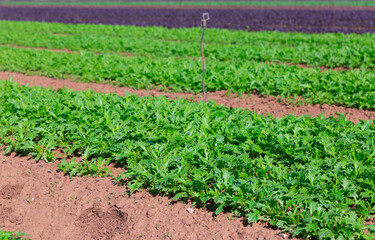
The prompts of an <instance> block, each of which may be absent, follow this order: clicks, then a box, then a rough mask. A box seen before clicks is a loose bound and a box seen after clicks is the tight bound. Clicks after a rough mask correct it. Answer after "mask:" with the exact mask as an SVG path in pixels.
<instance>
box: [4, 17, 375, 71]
mask: <svg viewBox="0 0 375 240" xmlns="http://www.w3.org/2000/svg"><path fill="white" fill-rule="evenodd" d="M0 25H1V30H0V44H15V45H21V46H31V47H46V48H51V49H69V50H77V51H80V50H87V51H94V52H132V53H134V54H142V55H145V54H147V55H152V56H154V57H166V56H168V57H169V56H174V57H188V56H189V57H199V55H200V52H199V34H200V33H199V29H196V28H193V29H166V28H160V27H147V28H142V27H124V26H102V25H69V24H68V25H64V24H57V23H38V22H8V21H1V22H0ZM206 41H207V43H208V44H209V45H208V46H207V47H206V48H205V56H206V57H208V58H209V59H212V60H213V61H227V60H236V61H252V60H255V61H261V62H269V61H271V62H288V63H303V64H307V65H310V66H327V67H340V66H341V67H353V68H357V67H361V68H373V67H374V66H375V60H374V59H375V43H374V39H373V35H370V34H364V35H354V34H352V35H343V34H303V33H280V32H257V33H253V32H245V31H237V32H236V31H228V30H220V29H212V30H211V29H210V30H209V32H207V36H206Z"/></svg>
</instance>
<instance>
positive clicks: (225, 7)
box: [0, 4, 375, 11]
mask: <svg viewBox="0 0 375 240" xmlns="http://www.w3.org/2000/svg"><path fill="white" fill-rule="evenodd" d="M2 6H4V7H15V8H16V7H30V8H104V9H111V8H116V9H118V8H148V9H150V8H151V9H152V8H155V9H160V8H162V9H202V10H210V9H242V10H243V9H248V10H258V9H276V10H333V9H335V10H370V11H375V7H373V6H359V7H355V6H335V7H330V6H92V5H91V6H90V5H86V6H84V5H82V6H80V5H78V6H77V5H75V6H74V5H42V6H41V5H34V6H33V5H11V4H10V5H0V8H1V7H2Z"/></svg>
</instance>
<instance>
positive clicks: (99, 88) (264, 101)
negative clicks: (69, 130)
mask: <svg viewBox="0 0 375 240" xmlns="http://www.w3.org/2000/svg"><path fill="white" fill-rule="evenodd" d="M10 78H13V81H16V82H19V83H20V84H22V85H26V84H28V85H29V86H42V87H51V88H52V89H55V90H56V89H60V88H64V87H67V88H69V89H73V90H76V91H83V90H87V89H89V88H91V89H92V90H93V91H96V92H105V93H115V94H118V95H120V96H124V95H125V94H126V93H127V92H128V93H132V94H137V95H138V96H140V97H144V96H150V95H152V96H165V97H168V98H171V99H174V98H178V97H180V98H185V99H188V100H190V101H200V100H202V99H203V97H202V94H192V93H173V92H163V91H158V90H145V89H139V90H135V89H133V88H129V87H117V86H112V85H109V84H99V83H82V82H74V81H69V80H63V79H53V78H48V77H42V76H28V75H25V74H21V73H14V72H1V71H0V79H10ZM207 99H208V100H214V101H215V102H216V103H217V104H218V105H224V106H226V107H228V108H243V109H247V110H251V111H255V112H257V113H259V114H263V115H268V114H271V115H272V116H274V117H282V116H286V115H289V114H295V115H297V116H301V115H311V116H312V117H316V116H318V115H319V114H323V115H324V116H325V117H330V116H338V115H337V113H343V114H345V115H346V118H347V120H349V121H352V122H354V123H358V122H359V120H375V111H369V110H360V109H356V108H347V107H342V106H332V105H328V104H323V105H319V104H317V105H310V104H309V105H301V106H296V105H294V104H288V103H286V102H285V101H283V100H280V99H279V98H277V97H272V96H261V95H257V94H250V95H249V96H248V95H243V96H242V97H237V96H233V95H230V94H227V92H226V91H218V92H212V93H207Z"/></svg>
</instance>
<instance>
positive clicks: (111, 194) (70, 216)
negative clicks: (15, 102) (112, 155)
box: [0, 152, 287, 240]
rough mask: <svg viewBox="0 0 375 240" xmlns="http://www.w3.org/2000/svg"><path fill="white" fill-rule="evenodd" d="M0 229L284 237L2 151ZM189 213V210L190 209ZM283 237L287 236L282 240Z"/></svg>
mask: <svg viewBox="0 0 375 240" xmlns="http://www.w3.org/2000/svg"><path fill="white" fill-rule="evenodd" d="M0 173H1V174H0V228H2V229H6V230H8V231H22V232H25V233H27V234H29V235H30V238H31V239H33V240H39V239H56V240H60V239H61V240H62V239H64V240H65V239H113V240H115V239H130V240H132V239H192V240H194V239H267V240H273V239H280V240H281V239H285V238H287V237H286V235H284V234H282V233H280V230H274V229H272V228H270V227H269V226H267V225H266V224H261V223H254V224H250V225H249V224H247V223H245V221H244V219H242V218H236V217H233V216H232V215H231V214H220V215H219V216H217V217H214V214H213V213H212V212H209V211H207V210H204V209H197V208H195V209H192V210H193V213H189V212H188V208H190V205H189V204H184V203H181V202H172V201H171V199H168V198H167V197H164V196H159V195H156V196H155V195H152V194H150V193H148V192H147V191H142V192H138V193H135V194H134V195H131V196H129V194H128V191H129V190H128V189H127V188H126V187H124V186H115V185H113V183H112V181H111V179H110V178H94V177H73V178H71V179H70V178H69V176H66V175H65V176H64V174H63V173H62V172H59V171H58V167H57V164H56V163H45V162H36V161H35V160H34V159H32V158H30V157H19V156H16V155H15V154H12V155H8V156H5V155H4V154H3V153H2V152H0ZM189 211H191V210H190V209H189ZM284 237H285V238H284Z"/></svg>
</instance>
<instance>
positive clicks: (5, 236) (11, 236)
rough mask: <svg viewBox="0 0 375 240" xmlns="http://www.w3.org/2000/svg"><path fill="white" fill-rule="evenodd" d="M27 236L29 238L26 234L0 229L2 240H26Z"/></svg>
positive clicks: (0, 238) (0, 239)
mask: <svg viewBox="0 0 375 240" xmlns="http://www.w3.org/2000/svg"><path fill="white" fill-rule="evenodd" d="M25 236H28V235H27V234H24V233H22V232H17V233H14V232H6V231H4V230H2V229H0V240H19V239H26V238H25Z"/></svg>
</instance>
